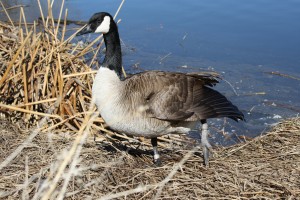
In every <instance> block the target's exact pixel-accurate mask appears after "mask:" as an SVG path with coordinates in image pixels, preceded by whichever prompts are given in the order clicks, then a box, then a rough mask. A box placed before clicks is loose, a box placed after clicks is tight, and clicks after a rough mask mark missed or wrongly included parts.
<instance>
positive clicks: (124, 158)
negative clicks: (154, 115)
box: [0, 118, 300, 199]
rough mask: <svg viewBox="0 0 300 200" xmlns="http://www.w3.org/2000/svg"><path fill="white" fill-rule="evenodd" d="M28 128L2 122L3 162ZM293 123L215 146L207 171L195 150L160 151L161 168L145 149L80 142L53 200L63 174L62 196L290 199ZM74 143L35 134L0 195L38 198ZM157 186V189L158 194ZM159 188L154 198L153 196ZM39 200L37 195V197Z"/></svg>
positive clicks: (298, 173) (299, 126)
mask: <svg viewBox="0 0 300 200" xmlns="http://www.w3.org/2000/svg"><path fill="white" fill-rule="evenodd" d="M30 133H31V131H26V132H23V131H22V130H21V129H19V128H17V127H16V126H13V125H11V123H8V122H6V121H2V122H1V132H0V134H1V140H2V141H1V143H2V145H1V151H0V152H1V154H0V158H1V159H3V158H6V157H8V156H9V155H10V154H11V153H12V152H13V150H14V149H15V148H17V147H18V146H19V145H21V144H22V142H23V141H24V140H25V138H27V137H28V135H30ZM299 141H300V118H297V119H292V120H288V121H285V122H283V123H281V124H279V125H278V126H277V127H276V128H275V129H274V130H272V131H270V132H269V133H268V134H267V135H264V136H261V137H258V138H256V139H253V140H252V141H249V142H247V143H242V144H239V145H236V146H232V147H228V148H222V149H215V154H214V155H215V157H214V158H213V159H212V160H211V162H210V167H209V168H205V167H204V166H203V164H202V162H203V160H202V156H201V153H200V151H198V150H196V152H195V153H193V151H191V150H190V149H188V148H183V147H181V149H185V150H179V149H178V148H176V147H168V148H164V149H163V150H162V151H163V153H162V156H163V157H162V159H163V163H164V165H163V166H162V167H155V166H153V165H152V155H151V154H150V150H149V149H148V148H147V147H145V146H143V145H141V146H140V147H139V148H138V149H136V148H134V147H128V146H124V145H123V144H121V143H114V144H110V143H107V142H105V141H102V142H100V143H99V142H95V141H94V140H93V138H92V137H90V138H88V140H87V141H86V142H85V143H84V144H83V146H82V150H81V152H80V156H79V159H78V160H77V162H76V164H75V166H72V165H71V164H70V165H68V166H67V167H66V169H65V170H64V174H65V175H64V176H62V178H60V179H59V181H58V187H57V188H56V189H55V190H54V193H53V194H52V198H54V197H55V196H56V197H57V196H59V195H61V193H62V188H63V184H64V182H65V179H66V178H67V174H68V172H69V171H70V169H71V168H72V167H73V169H72V176H71V178H70V181H69V182H68V184H67V186H66V190H65V193H63V195H65V198H67V199H88V198H90V199H96V198H102V199H110V198H112V197H120V198H125V196H126V198H127V199H153V198H154V197H157V199H199V198H208V197H210V198H218V199H243V198H244V199H249V198H251V199H260V198H266V199H281V198H285V199H297V198H300V189H299V188H300V143H299ZM72 142H73V139H72V137H71V136H70V134H68V133H61V134H52V133H48V134H39V135H38V136H37V137H35V138H34V140H33V141H32V142H31V143H30V144H27V146H26V147H25V148H24V150H23V151H22V152H21V153H20V154H19V155H18V156H17V157H16V158H15V159H14V160H13V161H12V162H11V163H10V165H9V166H7V167H4V168H3V169H2V170H1V176H0V188H1V189H0V191H1V192H0V197H2V198H9V199H16V198H21V197H28V199H32V198H33V197H34V196H35V195H36V196H37V194H38V191H39V190H40V189H41V187H42V186H43V184H45V182H46V180H47V177H52V176H55V171H56V168H57V167H58V166H59V164H60V162H61V161H62V160H63V159H64V156H66V155H68V153H67V150H68V149H70V146H71V145H72ZM160 188H161V189H160ZM159 190H161V193H160V194H159V195H157V193H158V192H159ZM41 196H42V194H41Z"/></svg>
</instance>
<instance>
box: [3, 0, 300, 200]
mask: <svg viewBox="0 0 300 200" xmlns="http://www.w3.org/2000/svg"><path fill="white" fill-rule="evenodd" d="M123 3H124V1H122V3H121V5H122V4H123ZM48 4H49V9H48V14H47V16H46V17H44V14H43V13H41V14H42V16H43V17H42V20H41V21H40V23H39V24H38V23H37V22H36V23H34V24H33V25H32V26H29V25H28V24H27V23H26V17H25V16H24V12H23V10H22V7H20V22H19V24H24V26H23V29H21V28H20V27H19V26H17V27H16V26H15V25H14V24H13V22H11V24H7V23H3V22H0V115H1V116H2V118H5V119H2V120H1V121H0V134H1V137H0V138H1V144H2V145H1V147H0V148H1V151H0V174H1V175H0V197H1V198H3V199H63V198H67V199H89V198H90V199H95V198H101V199H112V198H127V199H199V198H205V197H211V198H221V199H235V198H236V199H241V198H246V199H248V198H253V199H257V198H270V199H276V198H277V199H278V198H290V199H293V198H300V190H299V188H300V181H299V180H300V177H299V173H300V169H299V166H300V156H299V154H300V152H299V150H300V146H299V145H300V144H299V141H300V140H299V139H300V131H299V130H300V119H299V118H298V119H293V120H289V121H286V122H283V123H282V124H280V125H279V126H278V127H276V128H275V129H274V130H273V131H271V132H270V133H269V134H267V135H265V136H262V137H259V138H256V139H254V140H252V141H249V142H247V143H244V144H239V145H237V146H233V147H229V148H223V149H215V158H214V159H212V160H211V162H210V163H211V165H210V167H209V168H205V167H204V166H203V164H202V162H203V161H202V156H201V153H200V151H199V150H198V149H197V148H193V146H194V143H193V141H191V140H190V139H188V138H186V137H184V136H166V137H164V138H161V140H160V143H159V145H160V148H161V149H162V156H163V158H162V159H163V163H164V165H163V166H162V167H155V166H153V165H152V155H151V154H152V153H151V145H150V144H149V141H148V140H143V139H139V138H129V137H127V136H125V135H122V134H117V133H113V132H111V131H109V130H108V129H106V128H105V124H104V123H103V120H102V118H101V117H99V116H97V114H94V111H95V110H94V108H93V105H91V103H90V102H91V85H92V83H93V76H94V74H95V72H93V71H91V69H90V66H88V65H87V64H86V62H85V60H84V58H83V57H82V56H83V55H84V54H85V53H87V52H93V53H95V55H96V54H97V52H98V50H99V47H100V46H98V47H97V48H96V49H94V45H93V44H94V43H96V42H98V41H99V39H100V37H99V38H97V39H96V40H95V41H93V42H92V43H91V44H90V45H88V46H86V47H84V48H83V47H81V46H80V45H71V44H70V41H71V40H72V38H73V37H74V35H72V36H70V38H67V39H65V35H66V34H65V30H66V18H67V11H65V12H64V13H63V9H61V17H60V18H59V19H58V20H54V19H53V17H52V14H51V11H52V10H51V2H50V1H48ZM2 7H3V5H2ZM120 7H121V6H120ZM3 9H4V10H5V8H3ZM119 10H120V9H118V10H117V12H119ZM5 11H6V10H5ZM6 12H7V11H6ZM41 12H42V11H41ZM9 21H11V20H9ZM60 21H61V22H63V23H62V24H63V25H58V24H60V23H59V22H60ZM55 22H57V23H55ZM38 30H39V31H38ZM92 64H95V62H93V61H92V62H91V65H92ZM99 131H101V132H102V134H99ZM92 135H95V136H97V137H96V140H95V141H94V140H93V138H92V137H93V136H92ZM116 138H117V139H116ZM191 148H193V149H191Z"/></svg>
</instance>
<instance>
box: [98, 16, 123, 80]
mask: <svg viewBox="0 0 300 200" xmlns="http://www.w3.org/2000/svg"><path fill="white" fill-rule="evenodd" d="M103 38H104V42H105V46H106V54H105V58H104V61H103V64H102V66H104V67H107V68H109V69H111V70H114V71H115V72H116V73H117V75H118V76H119V78H121V76H122V54H121V44H120V37H119V32H118V27H117V25H116V23H115V22H114V21H111V24H110V31H109V32H108V33H106V34H103Z"/></svg>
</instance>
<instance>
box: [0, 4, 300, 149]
mask: <svg viewBox="0 0 300 200" xmlns="http://www.w3.org/2000/svg"><path fill="white" fill-rule="evenodd" d="M2 2H4V3H5V5H7V7H9V6H10V5H11V4H13V3H18V4H20V3H22V4H25V5H28V7H26V8H25V11H26V13H27V14H26V17H27V19H28V21H32V20H35V19H37V18H38V17H39V16H40V14H39V9H38V6H37V4H36V1H35V0H32V1H30V0H27V1H25V0H24V1H18V0H15V1H2ZM46 2H47V1H42V4H43V6H44V7H45V6H46ZM120 3H121V1H112V0H106V1H104V0H97V1H95V0H73V1H66V3H65V8H68V13H69V15H68V16H69V17H68V18H69V19H71V20H84V21H86V20H88V19H89V17H90V16H91V15H92V14H93V13H95V12H99V11H107V12H110V13H115V12H116V10H117V8H118V6H119V4H120ZM53 7H54V14H55V16H58V13H59V9H60V2H58V1H56V2H55V3H54V5H53ZM44 11H45V12H46V10H44ZM10 13H11V15H13V16H14V17H15V19H18V14H17V12H14V10H11V11H10ZM14 13H15V14H14ZM0 14H1V16H0V17H1V18H2V19H5V16H4V14H3V13H0ZM117 18H118V19H122V21H121V23H120V24H119V31H120V36H121V39H122V42H123V55H124V56H123V62H124V66H125V68H126V70H127V71H128V72H130V73H135V72H137V71H141V70H152V69H159V70H166V71H185V72H191V71H199V70H203V69H213V70H215V71H218V72H220V73H222V75H223V77H224V81H222V82H221V83H220V84H219V85H218V86H217V87H216V89H217V90H219V91H221V92H222V93H224V94H225V95H226V96H227V97H228V98H230V100H232V101H233V102H234V103H235V104H236V105H237V106H238V107H239V108H240V109H241V110H242V111H243V113H244V114H245V116H246V120H247V121H246V122H245V123H244V122H240V123H235V122H232V121H230V120H227V121H224V119H218V120H211V125H212V130H211V132H212V133H213V134H212V135H213V139H214V140H215V142H217V143H219V144H223V145H226V144H232V143H234V142H236V141H239V137H236V136H237V135H245V136H248V137H253V136H256V135H259V134H261V133H262V132H263V131H264V130H265V129H267V128H269V127H270V126H271V125H272V124H274V123H276V122H278V120H281V119H283V118H288V117H294V116H296V115H298V114H299V112H300V23H299V20H300V1H299V0H285V1H282V0H244V1H240V0H214V1H211V0H189V1H179V0H165V1H148V0H130V1H129V0H127V1H126V2H125V3H124V5H123V7H122V9H121V11H120V13H119V15H118V17H117ZM72 27H74V25H73V26H72V25H70V28H72ZM70 33H71V32H70ZM89 37H91V38H90V39H92V38H93V37H95V36H94V35H91V36H88V38H87V39H89ZM79 39H82V38H78V39H76V40H79ZM74 42H77V41H74ZM272 72H276V73H277V75H276V74H274V73H273V74H272ZM278 74H279V75H278ZM227 122H229V123H227ZM218 132H219V133H222V134H219V133H218ZM224 133H225V136H224ZM195 135H196V134H195ZM193 136H194V135H193ZM230 136H232V137H230ZM224 138H225V139H224ZM228 138H229V139H228Z"/></svg>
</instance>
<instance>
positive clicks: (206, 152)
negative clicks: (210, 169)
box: [201, 119, 211, 166]
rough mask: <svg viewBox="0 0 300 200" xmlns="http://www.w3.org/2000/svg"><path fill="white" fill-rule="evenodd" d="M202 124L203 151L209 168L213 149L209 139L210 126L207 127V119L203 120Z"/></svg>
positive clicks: (205, 162)
mask: <svg viewBox="0 0 300 200" xmlns="http://www.w3.org/2000/svg"><path fill="white" fill-rule="evenodd" d="M201 123H202V132H201V144H202V150H203V158H204V164H205V165H206V166H208V160H209V150H210V149H211V145H210V143H209V141H208V138H207V135H208V125H207V122H206V119H205V120H201Z"/></svg>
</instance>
